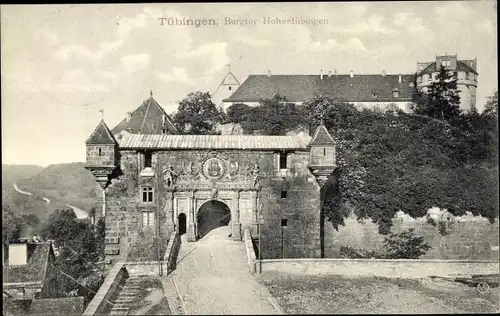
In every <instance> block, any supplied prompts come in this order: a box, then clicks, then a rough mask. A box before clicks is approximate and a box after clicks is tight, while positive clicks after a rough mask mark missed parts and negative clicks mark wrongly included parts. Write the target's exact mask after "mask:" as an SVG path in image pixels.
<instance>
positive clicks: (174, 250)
mask: <svg viewBox="0 0 500 316" xmlns="http://www.w3.org/2000/svg"><path fill="white" fill-rule="evenodd" d="M180 248H181V237H180V236H179V233H178V232H177V231H174V232H173V233H172V234H171V235H170V238H169V242H168V246H167V250H166V252H165V258H164V260H163V261H164V262H165V263H166V265H167V274H169V273H170V272H172V271H173V270H175V268H176V266H177V255H178V254H179V249H180Z"/></svg>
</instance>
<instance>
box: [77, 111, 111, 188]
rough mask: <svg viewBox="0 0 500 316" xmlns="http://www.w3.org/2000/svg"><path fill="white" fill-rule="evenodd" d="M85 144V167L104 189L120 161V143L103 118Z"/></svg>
mask: <svg viewBox="0 0 500 316" xmlns="http://www.w3.org/2000/svg"><path fill="white" fill-rule="evenodd" d="M85 146H86V151H87V159H86V164H85V169H87V170H89V171H90V172H92V174H93V175H94V176H95V177H96V179H97V182H98V183H99V185H100V186H101V188H103V190H104V189H105V188H106V186H107V185H108V183H109V180H110V176H111V174H112V173H113V172H114V171H115V169H116V167H117V165H118V161H119V159H118V158H119V157H118V143H117V141H116V139H115V138H114V136H113V134H112V133H111V131H110V130H109V128H108V126H107V125H106V123H104V120H101V122H100V123H99V125H97V127H96V129H95V130H94V132H93V133H92V134H91V135H90V137H89V138H88V139H87V140H86V141H85Z"/></svg>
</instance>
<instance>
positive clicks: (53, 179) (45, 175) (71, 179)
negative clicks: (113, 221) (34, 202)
mask: <svg viewBox="0 0 500 316" xmlns="http://www.w3.org/2000/svg"><path fill="white" fill-rule="evenodd" d="M17 185H18V186H19V188H21V189H22V190H26V191H28V192H32V193H33V194H35V195H37V196H43V197H45V198H48V199H49V200H50V201H51V204H53V203H61V204H70V205H74V206H77V207H79V208H82V209H84V210H87V211H88V210H90V209H91V208H92V207H94V206H95V205H96V204H98V203H99V200H100V196H101V193H100V190H101V188H100V187H99V185H98V184H97V182H96V181H95V178H94V176H92V174H91V173H90V172H89V171H88V170H86V169H85V168H84V163H78V162H77V163H65V164H54V165H50V166H48V167H47V168H45V169H44V170H43V171H42V172H40V173H38V174H36V175H35V176H33V177H31V178H28V179H22V180H20V181H18V182H17Z"/></svg>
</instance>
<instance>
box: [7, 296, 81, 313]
mask: <svg viewBox="0 0 500 316" xmlns="http://www.w3.org/2000/svg"><path fill="white" fill-rule="evenodd" d="M3 306H4V311H6V312H7V315H9V314H11V315H26V316H31V315H33V316H35V315H36V316H45V315H50V316H59V315H61V316H69V315H81V314H82V313H83V312H84V309H83V307H84V297H83V296H74V297H60V298H46V299H34V300H19V299H4V302H3Z"/></svg>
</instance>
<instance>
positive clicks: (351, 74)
mask: <svg viewBox="0 0 500 316" xmlns="http://www.w3.org/2000/svg"><path fill="white" fill-rule="evenodd" d="M349 74H350V76H351V78H352V77H354V71H352V69H351V71H350V72H349Z"/></svg>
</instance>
